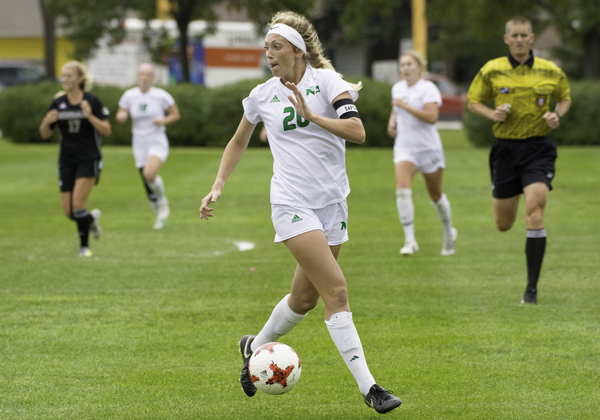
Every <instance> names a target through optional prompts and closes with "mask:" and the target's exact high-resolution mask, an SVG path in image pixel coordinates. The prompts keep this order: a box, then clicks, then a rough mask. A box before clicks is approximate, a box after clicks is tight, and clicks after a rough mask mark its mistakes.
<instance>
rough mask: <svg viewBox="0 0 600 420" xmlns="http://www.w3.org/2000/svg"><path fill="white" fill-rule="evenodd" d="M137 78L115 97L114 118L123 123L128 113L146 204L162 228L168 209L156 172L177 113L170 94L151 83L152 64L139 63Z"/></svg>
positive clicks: (164, 156) (166, 153)
mask: <svg viewBox="0 0 600 420" xmlns="http://www.w3.org/2000/svg"><path fill="white" fill-rule="evenodd" d="M137 78H138V86H137V87H134V88H131V89H129V90H127V91H126V92H125V93H124V94H123V96H122V97H121V99H120V100H119V110H118V111H117V116H116V118H117V121H118V122H120V123H124V122H125V121H127V118H128V117H129V116H131V121H132V123H131V131H132V132H133V141H132V146H133V157H134V158H135V166H136V167H137V168H138V169H139V170H140V174H141V175H142V179H143V181H144V185H145V187H146V194H147V195H148V200H149V201H150V206H151V207H152V209H153V210H154V212H155V213H156V221H155V222H154V229H162V228H163V227H164V226H165V223H166V221H167V217H169V213H170V210H169V201H168V200H167V196H166V194H165V185H164V183H163V180H162V178H161V176H160V175H158V171H159V170H160V168H161V166H162V164H163V163H164V162H165V160H167V156H168V155H169V140H168V139H167V135H166V128H165V126H166V125H167V124H171V123H173V122H175V121H177V120H178V119H179V118H180V114H179V109H178V108H177V105H176V104H175V100H174V99H173V97H172V96H171V95H170V94H169V93H167V92H166V91H164V90H163V89H161V88H157V87H154V86H152V82H153V81H154V66H152V64H148V63H144V64H142V65H140V67H139V68H138V74H137ZM165 112H166V115H165Z"/></svg>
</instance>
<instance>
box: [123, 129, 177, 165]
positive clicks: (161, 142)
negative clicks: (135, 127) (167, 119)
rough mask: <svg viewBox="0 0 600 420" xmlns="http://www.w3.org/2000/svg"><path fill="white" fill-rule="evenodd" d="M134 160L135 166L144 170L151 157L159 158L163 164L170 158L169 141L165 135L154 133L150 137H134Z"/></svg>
mask: <svg viewBox="0 0 600 420" xmlns="http://www.w3.org/2000/svg"><path fill="white" fill-rule="evenodd" d="M132 147H133V158H134V159H135V166H136V167H137V168H143V167H144V166H146V161H147V160H148V158H149V157H150V156H156V157H158V158H159V159H160V160H161V161H162V162H163V163H164V162H165V161H166V160H167V156H169V140H168V139H167V135H166V134H165V133H154V134H152V135H149V136H135V135H134V136H133V141H132Z"/></svg>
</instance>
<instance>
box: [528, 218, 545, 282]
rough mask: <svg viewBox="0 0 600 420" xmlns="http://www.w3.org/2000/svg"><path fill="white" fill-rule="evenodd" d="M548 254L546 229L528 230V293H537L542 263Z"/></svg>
mask: <svg viewBox="0 0 600 420" xmlns="http://www.w3.org/2000/svg"><path fill="white" fill-rule="evenodd" d="M545 252H546V229H540V230H527V242H526V244H525V255H526V256H527V291H528V292H535V291H537V283H538V280H539V278H540V271H541V269H542V261H543V260H544V253H545Z"/></svg>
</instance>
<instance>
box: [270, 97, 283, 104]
mask: <svg viewBox="0 0 600 420" xmlns="http://www.w3.org/2000/svg"><path fill="white" fill-rule="evenodd" d="M274 102H281V101H280V100H279V98H278V97H277V95H275V96H273V99H271V102H269V103H270V104H272V103H274Z"/></svg>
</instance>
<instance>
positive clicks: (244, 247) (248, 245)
mask: <svg viewBox="0 0 600 420" xmlns="http://www.w3.org/2000/svg"><path fill="white" fill-rule="evenodd" d="M233 243H234V244H235V246H237V248H238V251H249V250H251V249H254V248H255V245H254V243H253V242H244V241H241V242H237V241H233Z"/></svg>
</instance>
